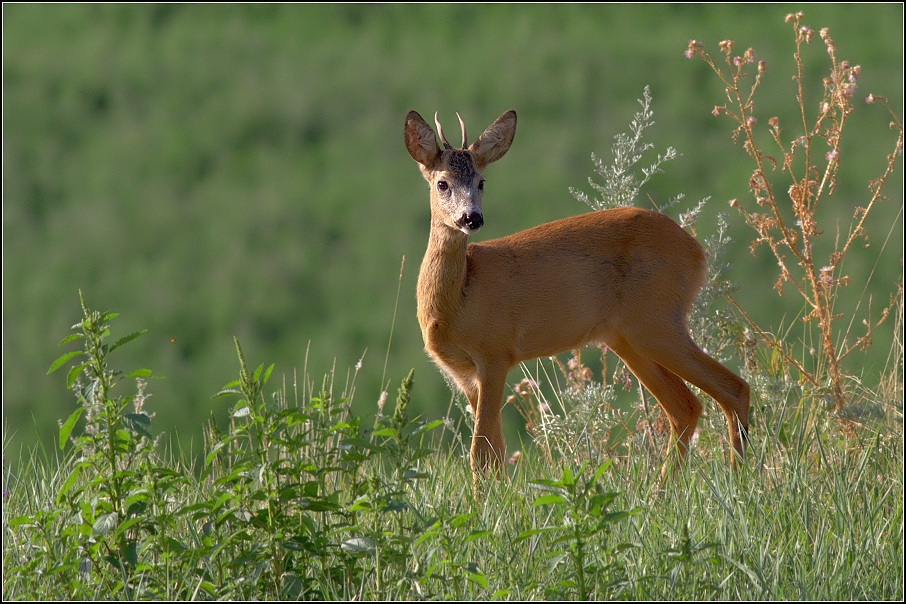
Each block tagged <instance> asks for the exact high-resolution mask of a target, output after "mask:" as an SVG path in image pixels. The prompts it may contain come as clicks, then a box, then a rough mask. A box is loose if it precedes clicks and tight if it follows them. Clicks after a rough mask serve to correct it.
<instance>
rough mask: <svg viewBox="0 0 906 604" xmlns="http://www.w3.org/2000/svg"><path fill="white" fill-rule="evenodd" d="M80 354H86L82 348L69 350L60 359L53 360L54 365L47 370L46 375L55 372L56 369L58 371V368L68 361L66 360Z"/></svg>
mask: <svg viewBox="0 0 906 604" xmlns="http://www.w3.org/2000/svg"><path fill="white" fill-rule="evenodd" d="M80 354H85V353H84V352H82V351H81V350H73V351H72V352H67V353H66V354H64V355H63V356H61V357H60V358H59V359H57V360H56V361H54V362H53V365H51V366H50V369H48V370H47V373H46V374H45V375H50V374H51V373H53V372H54V371H56V370H57V369H59V368H60V367H62V366H63V365H64V364H65V363H66V361H68V360H69V359H71V358H72V357H76V356H79V355H80Z"/></svg>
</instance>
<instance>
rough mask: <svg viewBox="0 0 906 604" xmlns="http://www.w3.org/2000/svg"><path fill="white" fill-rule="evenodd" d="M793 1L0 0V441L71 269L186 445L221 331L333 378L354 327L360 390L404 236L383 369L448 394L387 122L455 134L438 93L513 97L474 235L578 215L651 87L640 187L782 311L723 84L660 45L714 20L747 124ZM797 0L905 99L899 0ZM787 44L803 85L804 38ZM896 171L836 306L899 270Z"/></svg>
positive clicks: (406, 189)
mask: <svg viewBox="0 0 906 604" xmlns="http://www.w3.org/2000/svg"><path fill="white" fill-rule="evenodd" d="M798 8H799V7H797V6H795V5H789V6H787V5H711V6H698V5H616V6H614V5H557V6H547V5H529V6H520V5H480V6H475V5H441V6H434V5H430V6H429V5H414V6H413V5H390V6H378V5H368V6H358V5H276V6H272V5H268V6H262V5H255V6H239V5H210V6H205V5H134V6H133V5H41V4H12V5H10V4H4V6H3V417H4V426H3V430H4V432H6V433H8V434H9V433H14V434H15V436H14V437H13V438H12V440H11V443H12V446H14V447H16V446H17V445H18V443H30V442H33V441H34V440H35V438H36V434H38V433H39V434H40V435H41V437H42V438H44V439H47V440H48V441H49V440H50V439H51V438H52V436H53V433H54V431H55V428H56V422H57V420H58V419H59V418H61V417H66V416H68V415H69V413H70V412H71V411H72V409H73V408H74V405H75V402H74V398H73V396H72V394H71V393H69V392H67V391H66V390H65V386H64V380H63V378H62V377H61V375H60V374H59V373H56V374H53V375H51V376H46V375H45V372H46V371H47V368H48V367H49V366H50V364H51V362H52V361H53V360H54V359H55V358H57V357H58V356H59V354H60V353H61V351H60V350H58V349H57V344H58V342H59V341H60V340H61V339H62V338H63V337H64V336H65V335H67V334H68V333H69V328H70V326H71V325H72V324H73V323H74V322H75V321H76V320H77V319H78V317H79V316H80V309H79V305H78V290H79V289H82V290H83V291H84V293H85V296H86V300H87V302H88V304H89V305H90V306H92V307H94V308H101V309H110V310H113V311H117V312H122V313H123V319H122V321H120V324H119V325H118V328H119V329H122V330H123V333H122V334H119V335H125V333H129V332H131V331H134V330H138V329H145V328H147V329H149V330H150V333H149V334H148V335H147V336H145V337H143V338H141V339H140V340H139V341H138V342H137V343H136V345H134V346H131V347H129V348H131V350H128V352H127V351H125V350H124V351H123V357H122V358H121V359H120V361H119V363H118V365H119V366H120V367H130V368H132V367H135V368H137V367H148V368H151V369H153V370H154V371H155V373H157V374H159V375H163V376H165V377H166V379H164V380H160V381H156V382H153V383H152V384H151V386H150V388H149V389H150V391H151V392H152V393H153V398H152V399H151V401H150V402H149V407H150V409H151V410H153V411H156V413H157V418H156V420H155V421H156V425H157V426H159V427H163V428H164V429H167V430H169V431H171V432H175V433H176V434H178V436H179V437H180V439H181V442H182V444H183V446H185V447H188V446H189V442H190V440H191V439H193V438H194V439H195V443H196V445H195V446H196V449H197V447H198V438H199V437H200V434H201V425H202V422H203V421H204V419H206V418H207V417H209V416H210V414H211V412H212V411H214V412H215V413H216V414H217V415H218V416H223V417H225V415H226V405H225V403H223V402H221V401H220V400H216V401H212V400H210V397H211V395H212V394H214V393H215V392H217V390H218V389H219V388H220V386H222V385H223V384H224V382H226V381H228V380H230V379H232V377H233V376H234V375H235V374H236V369H237V368H236V361H235V351H234V348H233V342H232V337H233V336H234V335H235V336H238V337H239V339H240V341H241V342H242V345H243V349H244V350H245V352H246V356H247V358H248V359H249V362H250V363H251V364H253V365H257V364H258V363H259V362H268V363H270V362H276V364H277V367H276V370H275V371H276V373H275V376H277V375H280V374H283V375H285V376H286V380H287V382H291V381H292V379H293V372H294V369H295V368H299V370H300V371H299V373H300V374H301V368H302V366H303V364H305V363H306V354H307V353H306V351H307V350H308V347H309V343H310V353H308V358H307V363H308V372H309V373H310V374H312V375H319V374H322V373H324V372H326V371H328V370H330V368H331V367H333V366H334V365H335V366H336V368H337V379H338V380H340V381H342V380H344V379H345V375H346V372H347V368H351V367H353V366H354V365H355V364H356V362H357V361H358V360H359V359H360V358H361V357H362V355H363V353H365V351H366V349H367V353H365V357H364V360H363V367H362V369H361V371H360V372H359V375H358V379H357V385H358V386H357V396H356V401H357V405H360V409H359V411H360V412H361V413H367V408H364V407H362V406H365V405H368V404H370V402H369V401H376V400H377V398H378V395H379V393H380V391H381V389H382V385H381V383H380V381H381V376H382V373H383V368H384V356H385V352H386V349H387V345H388V338H389V337H390V330H391V321H392V317H393V312H394V302H395V297H396V292H397V287H398V282H397V278H398V275H399V268H400V262H401V259H402V257H403V256H405V258H406V263H405V270H404V273H403V277H402V285H401V292H402V293H401V295H400V300H399V308H398V316H397V321H396V327H395V331H394V333H393V340H392V346H391V348H390V351H389V362H388V364H387V379H388V380H389V379H391V378H392V380H393V382H394V383H396V382H397V381H398V379H399V377H400V376H402V375H405V373H406V372H407V371H408V369H409V368H410V367H415V368H416V386H415V390H414V399H413V406H414V408H415V410H416V411H421V412H423V413H425V414H427V416H428V417H429V418H435V417H439V416H440V415H441V414H443V413H444V412H445V411H446V409H447V406H448V403H449V400H450V394H449V390H448V389H447V387H446V385H445V384H444V382H443V380H442V378H441V376H440V374H439V372H438V371H437V370H436V369H435V368H434V367H433V366H431V364H430V363H429V361H428V360H427V358H426V357H425V355H424V353H423V351H422V343H421V338H420V334H419V331H418V325H417V322H416V320H415V299H414V290H415V279H416V274H417V269H418V264H419V262H420V260H421V255H422V253H423V252H424V248H425V243H426V241H427V229H428V203H427V201H428V195H427V190H426V187H425V184H424V182H423V181H422V179H421V176H420V175H419V173H418V170H417V168H416V165H415V164H414V162H413V161H412V160H411V158H410V157H409V156H408V154H407V153H406V150H405V147H404V145H403V139H402V127H403V119H404V116H405V114H406V112H407V111H408V110H409V109H416V110H417V111H419V112H421V113H422V115H424V116H426V117H428V116H430V115H432V114H433V112H434V111H439V112H440V115H441V119H442V121H443V123H444V124H449V126H448V129H450V130H453V131H455V130H456V128H455V115H454V112H456V111H458V112H459V113H460V114H461V115H462V116H463V118H464V119H465V121H466V123H467V125H468V126H469V129H470V132H471V133H472V136H475V135H477V134H478V133H479V132H480V131H481V129H483V128H484V127H485V126H486V125H488V124H489V123H490V122H491V121H493V120H494V119H495V118H496V117H497V116H498V115H500V114H501V113H503V112H504V111H505V110H508V109H515V110H516V111H517V112H518V114H519V127H518V129H517V134H516V139H515V143H514V145H513V147H512V149H511V151H510V152H509V153H508V155H507V157H506V158H505V160H503V161H501V162H500V163H499V164H497V165H495V166H494V167H493V168H492V169H490V170H489V172H488V174H487V177H488V186H487V194H486V196H485V223H486V226H485V228H484V229H483V230H482V231H481V232H480V233H479V234H478V235H477V238H478V239H488V238H493V237H497V236H501V235H505V234H508V233H511V232H515V231H517V230H520V229H523V228H527V227H529V226H532V225H535V224H538V223H541V222H545V221H548V220H553V219H556V218H561V217H564V216H568V215H573V214H576V213H580V212H583V211H585V210H586V208H585V206H583V205H582V204H581V203H579V202H578V201H576V200H574V199H573V197H572V196H571V195H570V193H569V191H568V188H569V187H571V186H572V187H576V188H581V189H585V190H588V189H589V187H588V185H587V178H588V176H590V175H592V173H593V172H592V168H593V166H592V163H591V161H590V160H589V155H590V153H591V152H595V153H597V154H598V155H600V156H604V157H605V158H606V157H608V151H609V149H610V146H611V144H612V141H613V136H614V135H615V134H618V133H620V132H623V131H625V130H626V129H627V124H628V122H629V120H630V119H631V117H632V115H633V113H634V112H635V111H636V110H637V109H638V105H637V103H636V99H638V98H641V96H642V90H643V88H644V86H645V85H649V86H650V87H651V92H652V95H653V97H654V105H653V107H654V111H655V120H656V121H657V125H656V126H655V127H654V128H653V129H652V130H651V134H650V139H649V140H651V141H652V142H654V143H655V144H656V145H657V148H658V149H659V150H660V151H663V150H664V149H666V147H667V146H673V147H676V148H677V150H678V151H679V152H680V153H682V154H683V155H682V157H681V158H679V159H678V160H676V161H674V162H671V163H670V164H667V166H666V174H663V175H659V176H656V177H655V178H654V179H653V180H652V181H651V183H649V185H648V187H647V189H646V190H647V194H648V195H650V196H651V197H652V199H654V200H656V201H658V202H663V201H665V200H666V199H667V198H668V197H673V196H675V195H676V194H678V193H684V194H685V195H686V200H687V202H688V204H686V205H691V204H694V203H695V202H696V201H697V200H699V199H701V198H703V197H706V196H711V197H712V204H711V205H710V206H709V208H708V210H707V211H706V213H707V214H708V215H710V216H712V217H713V214H714V213H716V212H717V211H726V212H730V214H729V215H730V224H731V225H732V230H731V235H732V236H733V237H734V239H735V240H736V243H737V248H736V251H735V252H734V253H733V254H732V255H731V257H730V258H729V261H730V262H732V264H733V269H732V271H731V273H730V278H731V279H733V280H734V281H736V282H737V283H739V284H741V285H742V289H741V291H740V292H739V293H738V296H737V299H738V300H739V301H740V303H741V304H743V305H744V306H745V307H746V308H747V309H748V310H750V312H751V314H752V316H753V317H754V318H755V319H756V320H757V321H759V323H760V324H761V325H762V326H763V327H764V328H766V329H776V328H778V327H780V326H781V325H787V324H788V323H789V320H790V317H792V316H794V315H796V314H797V313H798V312H800V302H799V300H797V299H795V298H794V297H793V296H785V297H784V298H778V297H777V296H776V294H775V293H774V291H773V290H772V285H773V283H774V281H775V280H776V276H777V275H776V263H775V262H774V261H773V260H772V259H771V258H770V257H769V254H768V253H767V250H762V253H761V254H760V255H759V256H758V257H757V258H756V257H753V256H752V255H751V254H749V252H748V251H747V246H748V243H749V242H750V241H751V235H752V231H751V230H750V229H748V227H746V226H745V224H744V223H743V221H742V218H741V217H740V216H739V215H738V214H736V213H735V212H731V211H730V208H729V207H728V206H727V205H726V201H727V200H729V199H731V198H739V199H740V200H743V201H748V189H747V182H748V178H749V175H750V170H751V168H750V166H749V164H748V162H747V161H746V157H745V154H744V152H743V150H742V149H741V148H736V147H733V145H732V143H731V141H730V140H729V132H730V130H731V129H732V127H731V125H730V123H729V122H728V120H726V119H721V118H715V117H713V116H712V115H711V110H712V108H713V106H714V105H715V104H720V103H722V102H723V100H724V95H723V91H722V89H721V86H720V85H719V82H718V80H717V78H716V77H714V76H713V75H712V74H711V73H710V71H709V69H708V67H707V66H706V65H705V64H704V63H702V62H701V61H689V60H686V59H685V58H684V57H683V51H684V50H685V48H686V44H687V41H688V40H689V39H696V40H700V41H702V42H703V43H704V44H705V48H706V50H708V51H709V52H710V53H711V54H712V55H717V54H718V49H717V43H718V41H720V40H722V39H726V38H730V39H733V40H735V41H736V43H737V48H741V49H745V48H746V47H749V46H751V47H753V48H754V49H755V50H756V52H757V54H758V58H759V59H760V60H764V61H766V62H767V65H768V72H767V75H766V76H765V81H764V84H763V88H762V90H761V94H760V99H756V103H757V104H756V115H758V116H759V120H760V123H761V124H764V125H765V129H764V132H765V139H766V140H767V126H766V124H767V119H768V118H770V117H771V116H774V115H777V116H780V118H781V122H783V123H785V124H788V125H789V126H790V128H791V129H792V128H793V126H794V124H795V123H796V116H797V113H796V106H795V97H794V94H795V93H794V88H793V82H792V80H791V79H790V78H791V75H792V74H793V68H794V63H793V61H792V53H793V42H792V36H791V34H790V31H789V27H790V26H789V25H787V24H785V23H784V22H783V16H784V14H785V13H786V12H790V11H793V10H797V9H798ZM804 10H805V13H806V15H805V21H806V22H807V23H809V24H810V25H811V26H812V27H813V28H815V29H817V28H819V27H829V28H830V31H831V35H832V36H833V38H834V40H835V41H836V43H837V48H838V56H839V57H840V58H845V59H847V60H849V61H850V62H851V63H854V64H860V65H861V66H862V76H861V78H860V80H859V89H858V90H859V91H858V92H857V95H859V98H860V99H861V98H864V97H865V96H867V95H868V93H869V92H871V93H874V94H880V95H884V96H886V97H888V98H889V99H890V101H891V105H892V106H893V107H895V108H899V107H902V103H903V8H902V5H900V4H877V5H862V4H860V5H843V4H829V5H822V6H818V5H809V6H807V7H806V8H805V9H804ZM806 63H807V68H808V74H807V76H808V78H809V79H810V81H812V82H814V84H815V86H813V87H812V89H811V94H813V95H814V96H815V98H814V102H813V104H814V105H817V103H818V102H819V100H820V96H819V95H820V81H821V78H822V77H823V76H824V74H825V72H826V71H827V66H828V63H827V58H826V54H825V52H824V47H823V45H822V44H820V42H817V43H814V44H813V45H812V48H810V49H809V51H808V54H807V56H806ZM887 122H888V119H887V118H886V117H885V114H884V112H883V109H882V108H880V107H876V106H867V105H865V104H864V103H862V102H861V101H859V102H858V103H856V110H855V112H854V113H853V115H852V117H851V118H850V123H849V127H848V128H849V132H848V139H847V140H846V142H845V144H844V146H843V151H842V152H843V162H842V163H843V166H844V168H843V169H842V170H841V173H840V174H839V178H840V180H841V185H840V186H839V188H838V190H837V192H836V194H835V196H834V197H832V198H831V200H832V202H833V203H830V204H827V205H826V207H824V208H823V215H821V216H820V218H821V219H822V222H821V224H822V225H824V227H825V229H826V231H825V235H824V241H823V243H822V245H825V246H826V249H825V250H824V252H825V253H826V251H827V250H829V249H831V247H832V245H833V239H834V236H835V229H836V228H837V225H838V224H839V225H840V228H845V226H846V225H848V224H849V220H848V219H849V217H850V216H851V215H852V211H853V207H854V206H856V205H860V204H864V202H865V201H866V200H867V189H866V184H867V182H868V181H869V180H870V179H872V178H876V177H877V176H879V175H880V174H881V172H882V170H883V166H884V156H885V155H886V154H887V153H889V152H890V150H891V149H892V147H893V141H894V136H893V135H892V133H891V132H890V131H889V130H888V128H887ZM892 180H893V181H895V182H892V185H893V186H891V187H890V188H889V189H888V190H887V195H888V196H889V197H891V201H888V202H885V203H884V204H882V205H881V206H880V207H879V208H878V209H877V211H876V212H873V214H872V215H871V218H870V221H869V224H868V225H867V230H868V232H869V235H870V238H871V242H872V246H871V247H869V248H867V249H866V250H859V251H858V253H854V254H852V255H851V256H850V257H848V259H847V263H848V264H847V271H848V272H849V274H851V275H852V276H853V279H854V281H855V282H856V283H859V284H860V285H859V286H858V287H854V288H850V290H852V291H847V292H845V295H844V296H843V297H841V302H840V307H839V308H838V310H839V312H845V313H851V312H852V309H853V308H854V307H855V304H856V300H857V299H858V298H859V296H860V295H861V294H862V291H861V283H862V282H864V277H865V276H866V275H867V274H868V273H869V272H870V271H871V270H874V271H875V274H874V277H873V278H872V281H871V285H870V288H869V291H870V292H872V293H874V295H875V297H876V300H875V305H876V307H880V306H881V305H882V304H883V303H886V301H887V296H888V293H889V292H890V291H892V290H893V289H894V284H895V282H896V281H897V280H898V279H899V278H900V276H901V274H902V270H903V269H902V240H903V239H902V214H901V211H902V205H903V197H902V169H900V170H899V173H898V174H897V175H896V177H895V178H894V179H892ZM674 215H675V213H674ZM706 223H707V222H706ZM891 229H892V230H891ZM707 234H708V233H701V232H700V233H699V238H700V239H701V238H703V237H704V236H705V235H707ZM888 236H890V241H889V242H888V244H887V249H886V250H885V252H884V255H883V256H880V258H881V259H880V261H879V254H880V250H881V248H882V244H883V243H884V241H885V239H886V238H887V237H888ZM866 304H867V299H865V300H863V302H862V311H864V307H865V306H866ZM861 316H862V315H858V318H857V323H858V320H860V319H861ZM881 331H884V333H881ZM881 331H879V332H878V334H877V337H875V345H874V347H873V349H872V351H871V353H870V354H869V355H868V356H867V357H861V356H860V357H858V358H856V357H853V358H852V359H851V361H852V362H850V363H849V365H848V366H847V367H846V369H847V370H848V371H849V372H851V373H853V374H856V375H859V376H861V378H862V379H863V380H866V381H869V382H870V381H871V380H873V379H877V375H878V373H879V372H880V371H881V369H882V367H883V364H884V362H885V361H886V358H887V353H888V351H889V350H890V341H891V333H890V331H891V330H890V329H887V330H881ZM114 335H117V334H114ZM511 411H512V410H509V411H507V413H510V412H511ZM511 415H512V418H511V419H513V420H514V421H511V422H510V423H511V424H512V425H514V424H516V423H518V420H517V418H518V416H517V415H516V414H515V412H514V411H512V413H511ZM511 427H512V426H511ZM36 428H37V432H36Z"/></svg>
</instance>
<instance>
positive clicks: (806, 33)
mask: <svg viewBox="0 0 906 604" xmlns="http://www.w3.org/2000/svg"><path fill="white" fill-rule="evenodd" d="M799 33H801V34H802V37H803V38H804V39H805V43H806V44H811V43H812V38H814V37H815V31H814V30H813V29H812V28H811V27H809V26H808V25H803V26H801V27H800V28H799Z"/></svg>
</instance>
